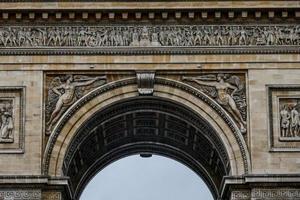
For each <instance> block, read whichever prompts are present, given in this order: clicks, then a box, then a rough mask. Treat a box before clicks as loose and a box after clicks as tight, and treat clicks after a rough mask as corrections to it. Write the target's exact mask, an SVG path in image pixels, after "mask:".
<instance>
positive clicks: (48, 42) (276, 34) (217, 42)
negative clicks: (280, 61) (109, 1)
mask: <svg viewBox="0 0 300 200" xmlns="http://www.w3.org/2000/svg"><path fill="white" fill-rule="evenodd" d="M299 45H300V26H298V25H271V24H270V25H251V26H250V25H249V26H245V25H243V26H241V25H205V26H204V25H202V26H199V25H147V26H134V25H122V26H112V25H109V26H13V25H12V26H2V27H0V49H1V48H5V49H6V53H8V51H7V50H8V49H7V48H8V47H9V48H12V49H18V50H20V49H21V48H37V49H42V50H47V51H48V53H49V52H50V50H51V49H47V48H49V47H51V48H60V47H64V48H66V47H67V48H68V47H73V48H74V47H80V48H82V47H86V48H93V49H94V48H100V49H101V48H104V49H105V48H108V47H214V48H217V47H224V48H225V50H226V49H227V48H228V47H238V48H240V47H243V48H246V49H248V51H249V50H250V49H251V50H253V47H260V52H261V51H262V48H261V47H263V46H266V47H268V46H273V48H270V49H268V51H272V49H273V50H274V47H275V46H291V47H293V46H294V47H297V46H299ZM16 47H18V48H16ZM250 47H251V48H250ZM52 50H53V49H52ZM64 50H66V49H64ZM107 50H108V51H109V52H113V51H112V49H111V48H110V49H107ZM160 50H163V49H160ZM202 50H203V49H202ZM283 50H287V49H282V48H281V51H283ZM28 52H29V51H28V49H27V53H28ZM125 52H126V51H125ZM152 52H153V51H152ZM186 52H187V51H186ZM127 53H128V52H127Z"/></svg>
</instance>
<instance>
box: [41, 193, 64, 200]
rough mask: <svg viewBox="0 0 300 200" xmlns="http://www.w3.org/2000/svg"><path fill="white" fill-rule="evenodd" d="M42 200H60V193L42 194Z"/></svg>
mask: <svg viewBox="0 0 300 200" xmlns="http://www.w3.org/2000/svg"><path fill="white" fill-rule="evenodd" d="M42 200H62V195H61V192H43V194H42Z"/></svg>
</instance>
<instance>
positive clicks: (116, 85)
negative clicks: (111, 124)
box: [44, 78, 250, 198]
mask: <svg viewBox="0 0 300 200" xmlns="http://www.w3.org/2000/svg"><path fill="white" fill-rule="evenodd" d="M154 90H155V92H154V94H153V97H139V95H138V93H137V86H136V79H135V78H129V79H124V80H120V81H116V82H113V83H109V84H106V85H105V86H102V87H100V88H97V89H95V90H94V91H92V92H90V93H89V94H87V95H86V96H84V97H83V98H81V99H80V100H79V101H78V102H76V103H75V104H74V105H73V106H72V107H71V108H70V109H69V110H68V111H67V112H66V113H65V114H64V116H63V117H62V118H61V119H60V121H59V122H58V124H57V125H56V127H55V128H54V131H53V132H52V134H51V137H50V138H49V141H48V144H47V146H46V150H45V155H44V173H45V174H47V175H50V176H66V175H67V176H68V175H70V174H68V172H69V171H68V170H69V167H70V162H72V161H74V160H72V159H73V158H74V153H76V150H77V149H78V144H79V143H78V141H87V140H84V139H83V138H80V137H78V136H79V135H81V136H83V135H84V131H82V130H89V131H87V132H89V133H91V132H92V131H93V130H92V129H87V127H88V126H90V128H91V127H92V128H94V129H95V126H91V124H89V122H90V123H92V122H97V120H95V119H94V120H93V118H95V117H96V118H97V116H98V117H99V116H101V114H99V113H101V112H102V113H103V112H104V111H108V110H111V109H112V108H114V106H116V105H123V106H124V102H134V103H133V104H132V105H135V104H137V103H138V102H135V101H141V100H144V101H148V100H149V101H148V103H149V102H154V101H158V102H157V105H160V104H162V103H163V102H165V103H167V104H168V105H169V106H170V105H171V104H172V105H173V109H174V110H176V106H175V107H174V105H177V107H180V109H182V110H181V112H183V110H185V109H186V111H185V112H186V113H189V114H191V113H193V115H194V117H191V118H190V120H191V122H189V118H185V117H183V116H180V115H179V116H178V115H176V114H174V113H172V112H171V110H172V109H169V111H164V112H162V111H161V113H162V114H165V119H166V117H175V118H176V117H177V119H180V118H182V117H183V122H184V123H187V124H189V127H191V126H194V127H195V128H196V129H197V122H192V121H193V120H200V119H201V120H202V122H201V123H199V124H200V125H201V126H202V127H200V128H199V127H198V129H197V130H201V129H205V128H207V127H208V130H209V131H206V133H207V134H208V133H211V134H212V135H211V136H210V137H207V136H205V134H203V135H202V136H205V137H203V138H204V139H205V138H206V139H207V140H208V143H207V144H211V145H212V146H214V148H213V149H218V148H219V147H220V149H219V150H220V151H221V152H218V153H217V154H218V155H219V157H218V158H217V159H219V160H221V161H220V162H221V163H222V167H223V169H224V173H223V174H222V176H229V175H242V174H247V173H249V170H250V167H249V166H250V159H249V158H250V157H249V153H248V150H247V147H246V144H245V142H244V140H243V137H242V135H241V133H240V131H239V129H238V127H237V126H236V124H235V122H234V120H232V119H231V118H230V116H229V115H228V114H227V113H226V112H225V111H224V110H223V109H222V108H221V107H220V106H219V105H218V104H216V103H215V102H214V101H213V100H212V99H211V98H210V97H208V96H207V95H205V94H204V93H202V92H201V91H199V90H197V89H195V88H193V87H191V86H189V85H186V84H184V83H181V82H178V81H174V80H168V79H165V78H156V79H155V88H154ZM147 99H148V100H147ZM165 106H166V105H165ZM171 107H172V106H171ZM161 108H162V107H161ZM161 108H160V109H161ZM144 109H145V110H146V111H149V109H150V108H149V107H148V108H146V107H145V108H144ZM152 109H154V108H152ZM138 110H139V109H137V110H131V111H130V112H131V113H132V112H133V113H135V111H138ZM141 110H143V109H142V108H141ZM150 110H151V109H150ZM154 110H155V109H154ZM156 111H157V112H156V113H159V112H158V111H159V109H158V108H156ZM130 112H123V113H121V114H120V113H119V114H118V116H123V117H125V118H126V117H127V114H126V113H130ZM112 113H114V112H112ZM137 113H138V112H137ZM115 114H116V113H115ZM156 115H157V117H158V116H159V114H156ZM110 117H115V116H114V115H111V116H110ZM129 118H130V117H129ZM108 119H109V117H108ZM108 119H106V120H108ZM98 120H99V119H98ZM102 120H104V121H105V119H102ZM201 120H200V121H201ZM98 122H99V121H98ZM205 126H207V127H205ZM152 128H153V127H152ZM94 131H95V130H94ZM196 132H197V131H196ZM89 133H86V135H90V134H89ZM200 135H201V134H200ZM86 138H88V136H86ZM203 138H202V139H203ZM76 140H77V143H76ZM136 142H137V143H135V144H132V146H131V145H130V144H129V145H127V146H126V143H125V144H122V145H125V148H120V149H118V148H117V149H114V150H113V152H110V154H109V155H110V156H109V158H110V159H108V158H105V157H102V160H101V159H100V161H96V160H97V159H96V160H95V162H94V163H93V165H91V168H90V169H88V170H86V171H84V174H82V176H83V177H85V178H83V179H84V180H79V182H78V183H77V184H78V185H76V186H75V187H74V185H73V186H72V183H71V184H70V185H71V187H73V190H74V191H72V192H73V193H74V194H75V196H74V198H77V197H78V195H79V194H80V192H81V190H82V188H83V186H84V185H85V184H86V182H87V181H88V180H89V179H90V178H91V177H92V176H93V175H94V174H95V171H97V170H100V169H101V168H103V167H104V166H105V165H107V164H109V163H110V162H112V161H113V160H115V159H118V158H120V157H122V156H127V155H130V154H134V153H140V152H150V153H157V154H160V155H165V156H168V157H171V158H174V159H176V160H178V161H180V162H182V163H184V164H186V165H188V166H189V167H190V168H191V169H193V170H194V171H196V173H198V174H199V175H200V176H202V178H203V179H204V180H205V182H206V183H207V184H208V186H209V187H210V189H211V190H212V193H213V194H214V195H215V198H217V197H218V195H219V191H218V190H220V186H221V182H222V180H221V179H220V178H218V180H217V181H215V180H213V177H212V175H211V174H209V173H208V172H207V166H206V167H205V166H203V164H201V163H200V162H199V161H197V160H195V158H192V159H191V158H190V155H189V154H188V153H186V152H182V151H177V150H178V147H177V146H174V145H173V146H172V145H171V144H169V143H167V142H165V143H162V142H158V143H157V144H156V145H150V143H151V142H152V143H153V142H155V141H150V140H148V141H146V142H145V141H143V140H142V141H136ZM147 142H148V143H147ZM149 142H150V143H149ZM209 142H210V143H209ZM122 145H121V146H122ZM216 147H218V148H216ZM222 150H223V152H222ZM114 151H115V152H116V153H115V152H114ZM124 152H126V153H124ZM107 153H108V152H107ZM114 153H115V154H114ZM212 154H213V153H212ZM106 159H108V160H106ZM226 159H227V162H226ZM191 160H192V161H191ZM222 167H221V168H222ZM208 170H211V169H208ZM81 178H82V177H81ZM73 183H74V182H73Z"/></svg>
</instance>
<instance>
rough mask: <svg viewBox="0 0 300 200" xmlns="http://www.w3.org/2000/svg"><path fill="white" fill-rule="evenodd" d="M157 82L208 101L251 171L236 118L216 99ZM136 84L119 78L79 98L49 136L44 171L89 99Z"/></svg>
mask: <svg viewBox="0 0 300 200" xmlns="http://www.w3.org/2000/svg"><path fill="white" fill-rule="evenodd" d="M155 83H156V84H162V85H167V86H170V87H175V88H179V89H181V90H184V91H186V92H188V93H190V94H191V95H194V96H196V97H198V98H200V99H201V100H202V101H204V102H205V103H207V104H208V105H209V106H210V107H212V108H213V109H214V110H216V112H217V113H218V114H219V115H220V116H221V117H222V119H223V120H224V121H225V122H226V123H227V124H228V126H229V128H230V129H231V130H232V132H233V134H234V136H235V138H236V140H237V143H238V145H239V147H240V151H241V154H242V159H243V165H244V169H245V174H248V173H249V170H250V168H249V166H250V158H249V153H248V149H247V145H246V143H245V141H244V139H243V136H242V134H241V132H240V130H239V128H238V127H237V125H236V124H235V123H234V120H232V119H231V118H230V117H229V115H228V114H227V113H226V112H225V110H224V109H222V108H221V107H220V106H219V105H218V104H216V103H215V101H214V100H212V99H211V98H210V97H208V96H207V95H205V94H204V93H202V92H201V91H199V90H196V89H194V88H193V87H190V86H188V85H186V84H183V83H180V82H177V81H174V80H168V79H164V78H155ZM132 84H136V79H135V78H128V79H123V80H119V81H116V82H111V83H108V84H106V85H104V86H101V87H99V88H98V89H96V90H94V91H92V92H90V93H89V94H88V95H86V96H84V97H83V98H81V99H79V100H78V101H77V103H76V104H74V105H73V106H72V107H71V108H69V109H68V110H67V111H66V112H67V114H66V115H64V117H63V118H62V119H61V120H60V123H59V124H57V125H56V128H55V129H54V130H53V131H52V133H51V136H50V138H49V141H48V144H47V146H46V149H45V155H44V167H43V173H44V174H48V170H49V164H50V158H51V153H52V150H53V148H54V145H55V142H56V139H57V137H58V135H59V134H60V131H61V130H62V128H63V127H64V125H65V124H66V123H67V122H68V120H69V118H70V117H71V116H72V115H73V114H74V113H75V112H76V111H77V110H78V109H79V108H81V107H82V106H84V105H85V104H86V103H87V102H88V101H90V100H91V99H93V98H94V97H96V96H98V95H100V94H102V93H104V92H107V91H110V90H113V89H115V88H119V87H123V86H126V85H132Z"/></svg>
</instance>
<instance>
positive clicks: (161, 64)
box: [0, 1, 300, 200]
mask: <svg viewBox="0 0 300 200" xmlns="http://www.w3.org/2000/svg"><path fill="white" fill-rule="evenodd" d="M41 5H42V4H41V3H39V2H36V3H31V2H22V3H3V2H2V3H0V7H1V16H0V49H1V53H2V54H5V55H2V56H1V59H0V188H1V189H0V200H8V199H9V200H11V199H23V200H40V199H43V200H48V199H49V200H50V199H51V200H60V199H63V198H65V199H70V197H71V196H73V195H75V199H76V198H77V197H78V194H79V193H80V191H82V190H83V189H84V188H83V186H82V185H84V184H83V183H84V181H85V180H88V179H89V178H91V177H90V176H91V175H92V174H93V172H94V171H97V170H99V169H101V167H102V166H105V165H106V164H109V163H110V162H111V161H113V160H114V158H117V157H118V156H120V155H129V154H130V153H133V152H134V153H136V152H139V151H142V150H143V151H154V152H155V153H158V154H159V153H163V154H170V155H172V156H174V157H176V158H177V159H180V160H181V161H182V162H184V163H185V164H187V165H189V166H193V168H194V170H195V171H196V172H197V173H198V174H199V175H200V176H202V177H203V178H204V179H205V180H206V181H207V183H208V186H209V187H210V188H211V189H212V191H213V192H214V195H215V198H216V199H222V200H227V199H231V200H283V199H284V200H297V199H300V196H299V194H300V192H299V189H298V188H299V186H300V176H299V169H300V164H299V163H300V159H299V158H300V139H299V138H300V128H299V127H300V122H299V121H300V114H299V113H300V110H298V109H299V108H298V107H299V105H298V104H299V101H300V79H299V77H300V64H299V63H300V55H299V54H295V53H293V52H297V51H299V44H300V43H299V42H300V39H299V38H300V28H299V26H298V21H297V19H298V18H299V16H298V17H297V15H296V14H297V12H299V11H298V9H299V7H300V4H299V2H298V1H259V2H258V1H247V2H245V1H243V2H240V1H232V2H230V1H218V2H216V1H214V2H210V1H197V2H196V1H191V2H189V3H187V2H176V3H174V2H170V1H155V2H104V1H103V2H48V3H47V4H43V6H44V5H45V7H41ZM18 8H20V9H23V11H22V12H20V11H18V12H15V11H16V9H18ZM96 8H101V9H100V10H99V11H97V12H98V13H97V15H96V13H93V12H94V11H93V10H95V9H96ZM116 8H118V9H116ZM164 8H168V10H164ZM208 8H209V10H211V12H207V11H206V12H204V11H203V9H208ZM249 8H251V11H250V10H249V11H248V9H249ZM271 8H273V9H271ZM41 9H42V10H41ZM43 9H44V10H43ZM69 9H71V10H72V12H70V10H69ZM82 9H86V10H85V11H84V12H83V13H82ZM122 9H124V10H127V11H128V10H131V11H130V12H128V13H127V14H126V13H120V12H119V11H120V10H122ZM186 9H188V11H189V14H188V15H187V12H183V11H187V10H186ZM195 9H196V10H197V9H198V11H197V12H194V10H195ZM224 9H225V10H224ZM232 9H234V10H232ZM270 9H271V10H270ZM284 9H285V10H284ZM46 10H53V13H50V12H46ZM105 10H110V12H109V13H107V12H104V11H105ZM148 10H150V11H151V12H152V13H146V15H145V13H142V12H141V11H143V12H148ZM153 10H158V11H157V12H158V13H156V12H155V13H154V12H153ZM171 10H173V11H174V10H176V12H173V11H172V12H173V13H171ZM181 10H182V11H181ZM2 11H3V12H2ZM42 11H43V12H42ZM77 11H78V12H77ZM118 12H119V13H118ZM227 12H231V13H230V14H229V13H227ZM59 13H61V14H59ZM94 14H95V15H94ZM227 14H228V15H227ZM79 15H80V16H79ZM227 16H228V17H227ZM66 18H68V19H66ZM68 20H73V21H76V22H78V23H76V24H75V23H68V22H69V21H68ZM84 20H86V21H85V23H83V21H84ZM101 20H103V21H101ZM164 20H165V21H164ZM106 22H108V23H106ZM117 22H124V23H117ZM161 22H165V23H161ZM200 22H201V23H200ZM202 22H203V23H202ZM241 22H242V23H241ZM104 24H106V26H104ZM199 24H201V25H199ZM246 24H248V25H246ZM97 36H98V38H97ZM120 36H122V37H120ZM105 38H106V39H105ZM166 47H167V48H166ZM186 47H188V48H190V47H192V48H198V50H199V51H195V52H191V51H189V50H190V49H187V48H186ZM97 48H98V49H104V48H106V49H107V52H106V53H109V55H99V54H100V53H103V52H97V51H94V50H95V49H97ZM174 48H175V49H177V50H178V52H179V51H180V53H181V55H175V53H178V52H174V51H173V50H174ZM232 48H234V49H236V51H234V52H233V51H231V50H232ZM113 49H117V51H112V50H113ZM120 49H122V51H120ZM132 49H134V51H132ZM276 49H277V50H278V51H277V50H276ZM52 50H55V51H56V53H59V54H65V53H66V52H72V51H73V52H75V53H76V54H81V53H83V51H85V53H87V54H91V55H90V56H85V55H51V56H50V53H51V51H52ZM145 50H147V51H145ZM217 50H218V51H219V50H220V52H217ZM223 50H224V51H223ZM254 50H255V51H254ZM275 50H276V51H275ZM13 51H19V52H20V51H22V53H24V55H22V56H10V55H6V54H12V53H13ZM39 51H43V52H44V54H45V55H33V54H38V53H39ZM129 51H130V52H129ZM203 52H206V53H207V54H202V53H203ZM272 52H273V53H274V52H277V53H278V52H285V53H284V54H264V53H272ZM114 53H117V54H118V55H115V54H114ZM129 53H131V54H132V55H129ZM216 53H220V54H218V55H216ZM225 53H226V54H225ZM241 53H242V54H241ZM94 54H96V55H94ZM138 54H139V55H138ZM154 74H155V76H154ZM71 77H72V78H73V79H72V78H71ZM100 79H101V80H100ZM75 87H76V88H77V89H74V88H75ZM54 119H55V120H54ZM138 142H140V143H139V144H138ZM140 144H143V145H140ZM154 144H156V145H154ZM123 147H124V148H123ZM125 147H126V148H125ZM168 147H172V148H168ZM116 148H119V149H118V152H120V154H118V155H115V154H110V153H111V152H113V150H116ZM119 150H120V151H119ZM95 152H98V154H96V153H95ZM106 153H107V155H108V157H107V159H100V160H99V157H97V156H96V155H100V154H101V155H102V154H103V155H106ZM186 155H189V156H188V158H187V157H186ZM199 163H201V166H200V165H199ZM89 166H93V168H92V169H90V171H89V168H88V167H89ZM203 166H204V168H205V170H203V168H202V167H203ZM91 170H92V171H91ZM93 170H94V171H93ZM223 178H224V179H223ZM75 191H76V192H75Z"/></svg>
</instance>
